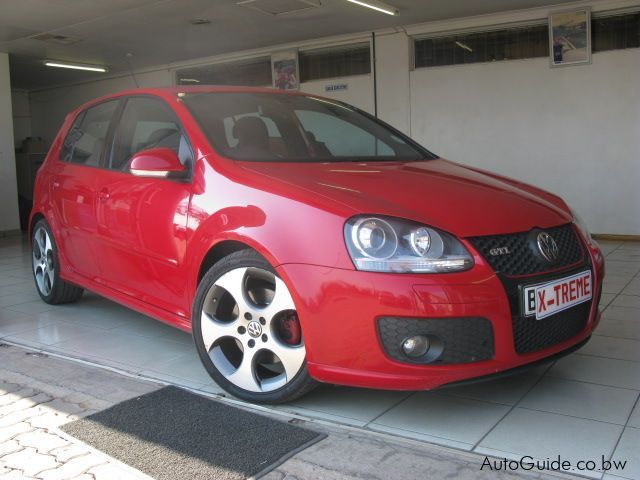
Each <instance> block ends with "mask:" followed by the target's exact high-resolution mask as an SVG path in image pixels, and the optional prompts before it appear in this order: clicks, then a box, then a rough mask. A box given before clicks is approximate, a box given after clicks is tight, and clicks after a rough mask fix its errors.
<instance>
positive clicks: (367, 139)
mask: <svg viewBox="0 0 640 480" xmlns="http://www.w3.org/2000/svg"><path fill="white" fill-rule="evenodd" d="M295 113H296V116H297V117H298V120H300V123H301V124H302V127H303V128H304V130H305V133H306V134H307V135H308V136H309V138H310V139H312V141H313V146H314V148H316V149H318V150H320V151H321V152H323V153H325V154H328V155H329V156H332V157H356V156H360V155H363V156H366V157H377V156H385V157H388V156H393V150H392V148H391V147H390V146H389V145H387V144H386V143H384V142H383V141H381V140H380V139H379V138H378V137H376V136H375V135H373V134H371V133H370V132H367V131H366V130H364V129H362V128H360V127H357V126H355V125H354V124H352V123H349V122H347V121H345V120H342V119H340V118H336V117H335V116H332V115H328V114H326V113H323V112H315V111H312V110H296V111H295ZM398 140H399V139H398Z"/></svg>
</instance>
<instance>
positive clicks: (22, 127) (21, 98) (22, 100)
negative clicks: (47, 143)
mask: <svg viewBox="0 0 640 480" xmlns="http://www.w3.org/2000/svg"><path fill="white" fill-rule="evenodd" d="M11 108H12V111H13V115H12V116H13V140H14V145H15V146H16V148H18V147H20V146H21V145H22V141H23V140H24V139H25V138H27V137H30V136H31V106H30V105H29V92H28V91H26V90H12V91H11Z"/></svg>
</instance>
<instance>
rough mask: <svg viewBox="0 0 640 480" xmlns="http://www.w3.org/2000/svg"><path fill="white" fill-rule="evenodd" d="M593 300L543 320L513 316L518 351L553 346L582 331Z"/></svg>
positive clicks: (520, 352)
mask: <svg viewBox="0 0 640 480" xmlns="http://www.w3.org/2000/svg"><path fill="white" fill-rule="evenodd" d="M590 309H591V302H590V301H589V302H585V303H581V304H580V305H576V306H575V307H572V308H569V309H567V310H564V311H562V312H558V313H556V314H555V315H552V316H550V317H547V318H543V319H542V320H536V319H535V317H520V316H515V317H513V319H512V320H513V341H514V344H515V348H516V352H518V353H519V354H521V355H522V354H525V353H530V352H535V351H537V350H542V349H543V348H547V347H551V346H553V345H556V344H558V343H561V342H564V341H565V340H569V339H570V338H572V337H575V336H576V335H577V334H578V333H580V332H581V331H582V330H583V329H584V327H585V326H586V324H587V319H588V318H589V311H590Z"/></svg>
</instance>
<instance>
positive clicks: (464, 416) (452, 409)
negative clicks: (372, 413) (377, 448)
mask: <svg viewBox="0 0 640 480" xmlns="http://www.w3.org/2000/svg"><path fill="white" fill-rule="evenodd" d="M509 408H510V407H508V406H505V405H497V404H492V403H488V402H480V401H476V400H470V399H466V398H456V397H451V396H445V395H438V394H435V393H431V392H420V393H416V394H414V395H412V396H410V397H409V398H408V399H407V400H405V401H404V402H402V403H401V404H400V405H398V406H396V407H394V408H392V409H391V410H389V411H388V412H387V413H385V414H384V415H382V416H381V417H379V418H377V419H376V420H375V421H374V422H373V423H371V424H370V428H372V429H377V428H378V427H386V428H387V429H390V428H392V429H395V430H397V431H406V432H414V433H418V434H422V435H429V436H433V437H438V438H443V439H447V440H453V441H455V442H462V443H465V444H475V443H476V442H478V441H480V439H481V438H482V437H483V435H485V434H486V433H487V432H488V431H489V430H490V429H491V428H492V427H493V426H494V425H495V424H496V423H498V421H499V420H500V419H501V418H502V417H503V416H504V415H505V414H506V413H507V412H508V411H509Z"/></svg>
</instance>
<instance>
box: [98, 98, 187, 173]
mask: <svg viewBox="0 0 640 480" xmlns="http://www.w3.org/2000/svg"><path fill="white" fill-rule="evenodd" d="M162 147H164V148H170V149H171V150H173V151H175V152H176V153H177V154H178V157H179V158H180V161H181V162H182V163H183V164H187V163H189V162H190V161H191V160H192V153H191V147H190V146H189V142H188V140H187V138H186V136H185V135H184V133H183V131H182V128H181V127H180V122H179V121H178V119H177V117H176V115H175V113H174V112H173V110H171V108H170V107H169V106H168V105H167V104H166V103H165V102H163V101H162V100H159V99H155V98H149V97H132V98H129V99H127V103H126V105H125V107H124V111H123V113H122V117H121V118H120V123H119V125H118V128H117V130H116V134H115V137H114V141H113V148H112V150H111V161H110V163H109V168H110V169H112V170H126V169H127V166H128V164H129V160H130V159H131V157H132V156H133V155H135V154H136V153H138V152H140V151H142V150H148V149H150V148H162Z"/></svg>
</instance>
